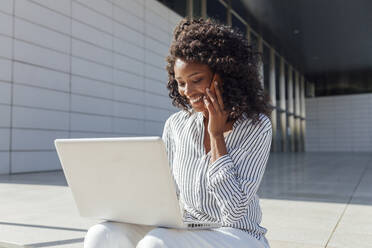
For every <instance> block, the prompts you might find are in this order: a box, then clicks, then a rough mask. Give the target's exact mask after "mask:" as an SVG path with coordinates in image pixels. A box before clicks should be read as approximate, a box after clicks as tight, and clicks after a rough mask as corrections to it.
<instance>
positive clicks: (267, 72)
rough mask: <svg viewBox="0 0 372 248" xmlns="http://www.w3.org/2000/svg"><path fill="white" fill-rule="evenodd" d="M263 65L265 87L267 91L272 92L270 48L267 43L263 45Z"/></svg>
mask: <svg viewBox="0 0 372 248" xmlns="http://www.w3.org/2000/svg"><path fill="white" fill-rule="evenodd" d="M263 66H264V88H265V91H266V92H268V93H269V92H270V91H269V90H270V50H269V48H268V47H266V46H265V45H264V46H263Z"/></svg>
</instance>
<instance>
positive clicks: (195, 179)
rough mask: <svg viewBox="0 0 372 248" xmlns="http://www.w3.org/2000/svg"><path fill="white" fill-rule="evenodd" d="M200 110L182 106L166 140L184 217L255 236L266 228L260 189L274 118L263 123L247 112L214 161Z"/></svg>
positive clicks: (170, 121) (262, 118) (167, 126)
mask: <svg viewBox="0 0 372 248" xmlns="http://www.w3.org/2000/svg"><path fill="white" fill-rule="evenodd" d="M203 119H204V117H203V115H202V113H200V112H193V113H192V114H189V113H188V112H186V111H180V112H177V113H175V114H173V115H172V116H171V117H169V119H168V120H167V121H166V123H165V126H164V131H163V140H164V142H165V145H166V149H167V153H168V159H169V161H170V166H171V170H172V173H173V176H174V179H175V182H176V185H177V187H178V190H179V194H180V195H179V196H180V202H181V204H182V205H183V207H184V210H185V211H184V213H185V216H184V218H185V220H187V221H193V220H199V221H208V222H222V226H226V227H233V228H238V229H242V230H244V231H247V232H249V233H250V234H251V235H253V236H254V237H256V238H257V239H261V237H262V236H263V235H264V234H265V233H266V231H267V230H266V229H265V228H264V227H262V226H260V222H261V209H260V206H259V198H258V196H257V194H256V192H257V189H258V187H259V185H260V182H261V179H262V176H263V174H264V171H265V167H266V162H267V159H268V157H269V153H270V145H271V138H272V127H271V121H270V119H269V118H268V117H267V116H265V115H263V114H260V118H259V119H260V122H258V123H257V124H256V125H253V124H252V120H251V119H249V118H247V117H246V115H243V116H242V117H241V118H240V119H238V120H237V121H235V123H234V124H233V130H232V132H230V133H229V134H228V135H227V136H225V141H226V147H227V151H228V154H226V155H224V156H222V157H220V158H219V159H217V160H216V161H215V162H214V163H212V164H210V159H211V154H210V153H208V154H206V152H205V148H204V142H203V140H204V124H203Z"/></svg>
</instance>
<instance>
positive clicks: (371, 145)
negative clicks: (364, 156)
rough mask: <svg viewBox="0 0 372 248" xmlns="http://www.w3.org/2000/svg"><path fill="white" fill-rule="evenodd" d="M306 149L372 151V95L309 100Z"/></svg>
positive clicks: (307, 104) (307, 105) (307, 102)
mask: <svg viewBox="0 0 372 248" xmlns="http://www.w3.org/2000/svg"><path fill="white" fill-rule="evenodd" d="M306 151H348V152H349V151H353V152H357V151H368V152H371V151H372V94H360V95H345V96H332V97H317V98H308V99H306Z"/></svg>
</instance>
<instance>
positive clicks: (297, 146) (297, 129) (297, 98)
mask: <svg viewBox="0 0 372 248" xmlns="http://www.w3.org/2000/svg"><path fill="white" fill-rule="evenodd" d="M294 93H295V99H294V100H295V127H294V130H295V151H296V152H298V151H300V73H299V72H298V71H296V72H295V89H294Z"/></svg>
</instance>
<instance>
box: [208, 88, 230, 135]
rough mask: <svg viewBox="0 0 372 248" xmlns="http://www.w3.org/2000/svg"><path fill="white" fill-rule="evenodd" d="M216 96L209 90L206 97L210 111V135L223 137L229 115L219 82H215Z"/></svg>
mask: <svg viewBox="0 0 372 248" xmlns="http://www.w3.org/2000/svg"><path fill="white" fill-rule="evenodd" d="M213 83H214V89H215V92H216V94H214V93H213V92H212V91H211V90H210V89H209V88H207V90H206V93H207V96H204V103H205V106H206V108H207V110H208V133H209V135H210V136H211V137H221V136H222V137H223V132H224V130H225V128H226V122H227V118H228V114H227V112H226V111H224V105H223V100H222V95H221V91H220V89H219V87H218V86H219V85H218V83H217V81H214V82H213Z"/></svg>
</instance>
